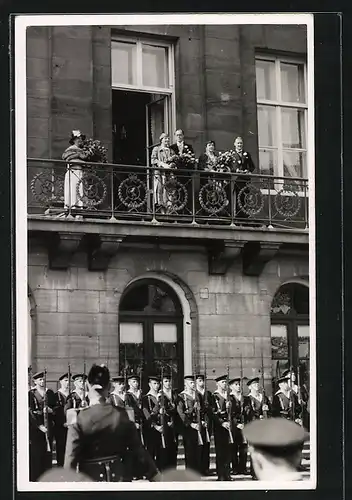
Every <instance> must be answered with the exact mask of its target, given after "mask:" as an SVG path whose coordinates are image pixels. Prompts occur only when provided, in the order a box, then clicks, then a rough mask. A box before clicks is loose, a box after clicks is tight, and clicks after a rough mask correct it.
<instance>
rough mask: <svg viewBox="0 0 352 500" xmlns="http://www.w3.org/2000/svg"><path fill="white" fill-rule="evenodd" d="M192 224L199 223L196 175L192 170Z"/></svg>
mask: <svg viewBox="0 0 352 500" xmlns="http://www.w3.org/2000/svg"><path fill="white" fill-rule="evenodd" d="M192 225H193V226H195V225H197V221H196V175H195V172H192Z"/></svg>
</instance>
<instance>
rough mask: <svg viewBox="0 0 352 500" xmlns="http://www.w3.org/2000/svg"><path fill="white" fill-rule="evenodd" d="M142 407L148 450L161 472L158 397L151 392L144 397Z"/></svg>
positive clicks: (144, 433)
mask: <svg viewBox="0 0 352 500" xmlns="http://www.w3.org/2000/svg"><path fill="white" fill-rule="evenodd" d="M142 407H143V414H144V429H143V435H144V441H145V445H146V447H147V450H148V452H149V454H150V456H151V457H152V459H153V460H154V461H155V463H156V466H157V467H158V469H159V470H160V469H161V467H162V461H161V458H162V457H161V448H162V436H161V432H159V431H158V430H157V429H156V426H161V415H160V405H159V400H158V396H157V395H155V394H153V393H152V392H151V391H149V392H148V393H147V394H146V395H145V396H143V397H142Z"/></svg>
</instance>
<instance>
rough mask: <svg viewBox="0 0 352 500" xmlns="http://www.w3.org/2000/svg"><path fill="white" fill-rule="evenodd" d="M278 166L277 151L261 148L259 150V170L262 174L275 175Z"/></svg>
mask: <svg viewBox="0 0 352 500" xmlns="http://www.w3.org/2000/svg"><path fill="white" fill-rule="evenodd" d="M276 166H277V151H273V150H271V149H261V150H260V151H259V170H260V173H261V174H265V175H274V172H275V171H276Z"/></svg>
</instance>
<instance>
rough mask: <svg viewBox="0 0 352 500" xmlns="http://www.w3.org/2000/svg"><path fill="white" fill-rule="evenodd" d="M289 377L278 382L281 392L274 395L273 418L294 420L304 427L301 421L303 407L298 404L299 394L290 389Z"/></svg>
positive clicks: (281, 378) (284, 377)
mask: <svg viewBox="0 0 352 500" xmlns="http://www.w3.org/2000/svg"><path fill="white" fill-rule="evenodd" d="M289 379H290V377H289V376H287V375H286V376H282V377H280V378H279V379H278V380H277V383H278V385H279V390H278V391H277V392H276V393H275V394H274V397H273V404H272V415H273V417H283V418H286V419H288V420H294V421H295V422H296V423H298V424H300V425H302V421H301V419H300V415H301V406H300V404H299V402H298V397H297V394H296V393H295V392H294V391H293V390H292V389H290V386H289Z"/></svg>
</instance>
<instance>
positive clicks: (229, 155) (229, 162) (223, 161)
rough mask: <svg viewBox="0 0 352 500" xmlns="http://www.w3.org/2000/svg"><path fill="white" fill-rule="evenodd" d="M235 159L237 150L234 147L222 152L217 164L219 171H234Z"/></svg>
mask: <svg viewBox="0 0 352 500" xmlns="http://www.w3.org/2000/svg"><path fill="white" fill-rule="evenodd" d="M235 161H236V159H235V152H234V150H233V149H230V150H229V151H224V152H223V153H220V154H219V156H218V161H217V164H216V170H217V172H232V171H233V166H234V162H235Z"/></svg>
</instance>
